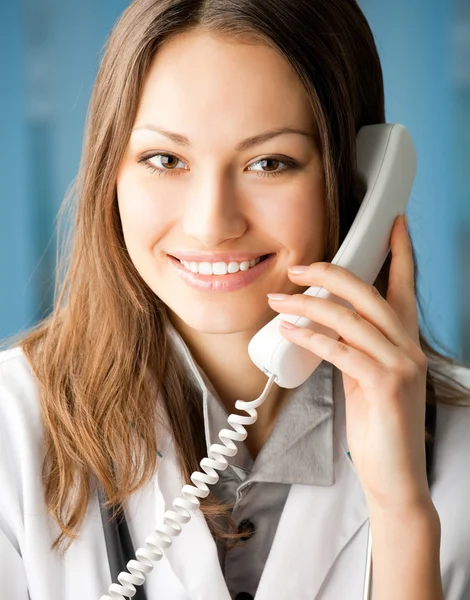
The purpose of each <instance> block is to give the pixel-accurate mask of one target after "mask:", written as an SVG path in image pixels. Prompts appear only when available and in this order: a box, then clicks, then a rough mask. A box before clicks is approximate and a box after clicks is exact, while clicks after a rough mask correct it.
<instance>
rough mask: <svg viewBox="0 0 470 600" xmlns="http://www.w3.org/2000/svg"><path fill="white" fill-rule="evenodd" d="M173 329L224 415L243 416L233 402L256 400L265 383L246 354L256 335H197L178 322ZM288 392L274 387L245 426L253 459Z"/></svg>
mask: <svg viewBox="0 0 470 600" xmlns="http://www.w3.org/2000/svg"><path fill="white" fill-rule="evenodd" d="M173 325H174V327H175V329H176V330H177V331H178V333H179V334H180V335H181V337H182V338H183V340H184V341H185V343H186V345H187V346H188V348H189V350H190V352H191V355H192V356H193V358H194V360H195V361H196V362H197V364H198V365H199V366H200V367H201V369H202V370H203V371H204V373H205V374H206V375H207V377H208V378H209V380H210V382H211V383H212V385H213V386H214V389H215V391H216V392H217V394H218V396H219V398H220V400H221V402H222V404H223V405H224V407H225V409H226V411H227V412H228V413H229V414H231V413H235V414H242V415H245V416H246V413H244V412H243V411H238V410H236V409H235V402H236V401H237V400H244V401H251V400H255V399H256V398H258V397H259V396H260V395H261V394H262V392H263V390H264V388H265V386H266V383H267V381H268V379H267V376H266V374H265V373H263V372H262V371H260V369H258V367H256V365H254V364H253V362H252V361H251V359H250V356H249V354H248V343H249V341H250V340H251V337H252V336H253V335H254V333H255V332H254V331H253V332H246V331H240V332H236V333H231V334H217V333H206V332H200V331H196V330H194V329H192V328H190V327H188V326H187V325H186V324H185V323H184V322H182V321H180V320H178V321H176V322H175V321H173ZM221 357H222V358H221ZM291 392H292V390H286V389H284V388H280V387H279V386H278V385H276V384H274V385H273V386H272V387H271V389H270V392H269V394H268V396H267V398H266V400H265V402H264V404H263V405H262V406H261V407H260V408H259V409H258V419H257V421H256V423H254V424H253V425H250V426H248V428H247V430H248V437H247V439H246V441H245V444H246V446H247V448H248V449H249V451H250V452H251V454H252V456H253V458H255V457H256V455H257V454H258V452H259V450H260V449H261V447H262V446H263V444H264V442H265V441H266V439H267V437H268V436H269V434H270V432H271V430H272V428H273V427H274V424H275V422H276V419H277V417H278V415H279V413H280V411H281V409H282V408H283V406H284V405H285V403H286V401H287V399H288V397H289V396H290V393H291Z"/></svg>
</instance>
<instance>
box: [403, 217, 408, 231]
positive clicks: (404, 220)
mask: <svg viewBox="0 0 470 600" xmlns="http://www.w3.org/2000/svg"><path fill="white" fill-rule="evenodd" d="M403 222H404V223H405V229H406V231H408V217H407V216H406V213H405V214H404V215H403Z"/></svg>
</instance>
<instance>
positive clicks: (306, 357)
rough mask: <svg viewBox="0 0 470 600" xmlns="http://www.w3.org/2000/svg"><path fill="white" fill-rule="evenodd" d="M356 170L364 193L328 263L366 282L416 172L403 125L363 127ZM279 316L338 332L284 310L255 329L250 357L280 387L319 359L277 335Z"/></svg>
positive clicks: (322, 293) (320, 291) (313, 292)
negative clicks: (365, 187)
mask: <svg viewBox="0 0 470 600" xmlns="http://www.w3.org/2000/svg"><path fill="white" fill-rule="evenodd" d="M357 168H358V171H359V173H360V175H361V176H362V177H363V179H364V181H365V183H366V186H367V191H366V194H365V196H364V199H363V201H362V204H361V206H360V208H359V211H358V213H357V215H356V218H355V219H354V222H353V224H352V225H351V228H350V230H349V232H348V234H347V236H346V238H345V239H344V241H343V243H342V244H341V247H340V248H339V250H338V252H337V254H336V256H335V257H334V259H333V260H332V261H331V262H332V264H335V265H340V266H342V267H345V268H346V269H348V270H349V271H351V272H352V273H354V274H355V275H357V276H358V277H360V278H361V279H363V280H364V281H366V282H367V283H373V282H374V281H375V279H376V277H377V275H378V274H379V271H380V269H381V268H382V266H383V264H384V262H385V259H386V258H387V254H388V252H389V249H390V247H389V240H390V234H391V231H392V227H393V223H394V221H395V219H396V218H397V216H398V215H400V214H403V213H404V212H405V208H406V205H407V203H408V198H409V196H410V192H411V188H412V186H413V181H414V178H415V174H416V152H415V148H414V145H413V141H412V139H411V137H410V135H409V133H408V131H407V130H406V129H405V127H403V126H402V125H398V124H392V123H390V124H385V125H368V126H366V127H363V128H362V129H361V130H360V131H359V133H358V136H357ZM304 294H308V295H310V296H317V297H319V298H327V299H330V300H334V301H335V302H338V303H339V304H341V305H343V306H346V307H348V308H352V307H351V305H350V304H349V303H348V302H346V301H345V300H343V299H341V298H338V297H337V296H335V295H334V294H331V293H330V292H328V291H327V290H326V289H325V288H322V287H317V286H314V287H310V288H308V290H306V291H305V292H304ZM280 319H284V320H285V321H289V322H291V323H295V324H296V325H297V326H299V327H308V328H309V329H313V330H315V331H318V332H320V333H324V334H325V335H328V336H329V337H331V338H333V339H338V337H339V336H338V334H337V333H336V332H335V331H333V330H332V329H329V328H327V327H324V326H322V325H320V324H317V323H313V322H312V321H310V320H309V319H307V318H306V317H299V316H296V315H286V314H279V315H277V316H276V317H275V318H274V319H273V320H272V321H270V322H269V323H268V324H267V325H265V326H264V327H263V328H262V329H260V331H258V333H257V334H256V335H255V336H254V337H253V338H252V340H251V341H250V344H249V346H248V353H249V355H250V358H251V360H252V361H253V362H254V363H255V365H256V366H257V367H259V368H260V369H261V370H262V371H264V372H265V373H266V374H268V375H275V376H276V383H277V385H279V386H280V387H283V388H294V387H297V386H299V385H300V384H302V383H303V382H304V381H305V380H306V379H307V378H308V377H309V376H310V375H311V374H312V373H313V371H314V370H315V369H316V368H317V367H318V365H319V364H320V363H321V361H322V359H321V358H319V357H318V356H316V355H315V354H313V353H312V352H311V351H309V350H306V349H304V348H301V347H300V346H298V345H296V344H293V343H291V342H289V341H287V340H286V339H285V338H283V337H282V335H281V334H280V333H279V325H280V323H279V321H280Z"/></svg>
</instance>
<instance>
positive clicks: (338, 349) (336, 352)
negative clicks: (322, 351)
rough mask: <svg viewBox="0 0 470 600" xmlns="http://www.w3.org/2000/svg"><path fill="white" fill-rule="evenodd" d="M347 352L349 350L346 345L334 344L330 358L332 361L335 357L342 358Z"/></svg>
mask: <svg viewBox="0 0 470 600" xmlns="http://www.w3.org/2000/svg"><path fill="white" fill-rule="evenodd" d="M348 351H349V348H348V346H347V345H346V344H343V343H342V342H336V344H334V346H333V347H332V349H331V353H330V355H331V357H332V358H333V359H335V358H336V357H339V358H341V357H343V356H344V355H346V354H347V353H348Z"/></svg>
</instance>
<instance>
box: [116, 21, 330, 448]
mask: <svg viewBox="0 0 470 600" xmlns="http://www.w3.org/2000/svg"><path fill="white" fill-rule="evenodd" d="M188 56H191V60H190V61H188V59H187V57H188ZM234 73H236V77H234V76H233V74H234ZM247 90H249V93H247ZM148 124H153V125H157V126H159V127H163V128H165V129H166V130H170V131H173V132H178V133H181V134H183V135H185V136H187V137H188V138H189V140H190V142H191V148H188V147H186V146H184V145H181V144H178V143H175V142H174V141H172V140H170V139H168V138H167V137H164V136H163V135H161V134H159V133H156V132H154V131H149V130H146V129H143V127H145V126H146V125H148ZM279 127H291V128H295V129H298V130H302V131H305V132H310V133H313V131H314V128H315V122H314V120H313V116H312V111H311V108H310V103H309V99H308V96H307V93H306V91H305V90H304V88H303V87H302V86H301V84H300V83H299V81H298V79H297V77H296V76H295V74H294V73H293V72H292V70H291V68H290V67H289V65H288V64H287V63H286V61H285V60H284V59H283V58H282V57H281V56H280V55H278V54H277V53H276V52H275V51H274V50H272V49H270V48H267V47H265V46H262V45H246V44H240V43H233V42H231V41H227V39H223V38H220V37H215V36H214V35H212V34H208V33H203V32H191V33H185V34H181V35H179V36H177V37H175V38H173V39H172V40H171V41H170V42H169V43H168V44H167V45H166V46H164V47H163V48H162V49H161V50H160V51H159V52H158V53H157V55H156V57H155V59H154V61H153V64H152V65H151V68H150V71H149V74H148V77H147V80H146V82H145V86H144V89H143V93H142V97H141V101H140V105H139V108H138V112H137V116H136V119H135V124H134V127H133V132H132V134H131V138H130V142H129V145H128V148H127V151H126V153H125V156H124V157H123V161H122V163H121V165H120V169H119V174H118V180H117V191H118V202H119V210H120V215H121V221H122V226H123V231H124V238H125V242H126V246H127V249H128V252H129V255H130V257H131V259H132V261H133V263H134V265H135V266H136V268H137V270H138V271H139V273H140V275H141V276H142V278H143V279H144V280H145V282H146V283H147V284H148V285H149V287H150V288H151V289H152V290H153V291H154V292H155V294H157V295H158V296H159V297H160V298H161V299H162V300H163V301H164V302H165V304H166V305H167V306H168V307H169V309H170V311H171V313H170V314H171V320H172V322H173V324H174V325H175V327H176V329H177V330H178V331H179V332H180V333H181V335H182V336H183V338H184V339H185V341H186V343H187V344H188V346H189V348H190V350H191V352H192V354H193V356H194V357H195V359H196V361H197V362H198V364H199V365H200V366H201V367H202V369H203V370H204V372H205V373H206V374H207V375H208V377H209V378H210V380H211V382H212V383H213V385H214V387H215V389H216V390H217V392H218V394H219V396H220V398H221V400H222V402H223V403H224V405H225V406H226V408H227V410H228V411H231V412H237V411H235V410H234V404H235V402H236V400H237V399H241V400H252V399H253V398H256V397H258V396H259V395H260V394H261V392H262V391H263V388H264V386H265V384H266V377H265V375H264V374H263V373H262V372H261V371H260V370H259V369H258V368H257V367H256V366H255V365H254V364H253V363H252V362H251V360H250V358H249V356H248V352H247V347H248V342H249V341H250V339H251V338H252V336H253V335H254V334H255V333H256V331H258V329H260V328H261V327H262V326H263V325H264V324H266V323H267V322H268V321H269V320H271V319H272V318H273V317H274V316H275V312H274V311H273V309H272V308H271V307H270V306H269V304H268V302H267V299H266V294H267V293H268V292H285V293H293V292H295V291H299V290H303V289H305V288H304V287H300V288H299V286H298V285H297V284H295V283H294V282H292V281H291V280H290V279H289V278H288V276H287V268H288V267H289V266H291V265H294V264H297V263H311V262H313V261H317V260H320V259H321V258H322V257H323V247H324V218H325V213H324V194H323V173H322V168H321V161H320V156H319V153H318V149H317V147H316V145H315V143H314V140H313V138H312V137H311V136H305V135H300V134H283V135H279V136H277V137H275V138H273V139H271V140H269V141H266V142H264V143H261V144H257V145H256V146H253V147H251V148H249V149H247V150H244V151H241V152H237V151H236V150H235V147H236V146H237V144H238V143H239V142H241V141H242V140H245V139H246V138H248V137H251V136H254V135H257V134H260V133H262V132H265V131H268V130H271V129H275V128H279ZM152 151H153V152H155V153H157V151H158V152H160V153H171V155H172V157H176V158H171V159H168V158H166V157H163V159H162V157H161V156H160V157H158V156H157V157H154V158H152V159H151V164H152V165H153V166H154V167H155V166H158V167H160V168H165V162H166V163H168V162H169V160H170V166H172V165H175V166H176V168H174V169H173V170H172V171H170V169H169V168H168V167H166V169H167V171H170V172H169V173H168V172H167V173H165V175H163V176H161V175H159V173H158V172H155V173H152V172H151V171H150V170H149V169H147V168H146V167H145V166H144V165H143V164H139V162H138V160H139V159H140V158H141V157H142V156H145V155H149V154H152ZM283 157H286V158H289V159H292V160H294V161H296V162H297V164H298V167H297V168H295V169H286V168H285V167H286V164H285V163H283V162H282V161H283ZM264 158H268V159H269V158H278V159H279V160H281V163H277V164H276V165H273V164H269V163H263V162H259V161H260V160H262V159H264ZM249 169H250V170H249ZM273 171H276V172H277V174H276V175H275V176H273V175H272V172H273ZM177 250H193V251H202V252H216V251H250V252H257V253H258V254H259V255H263V254H267V253H276V258H275V261H274V263H273V264H272V265H271V267H270V268H269V270H268V271H267V272H265V273H264V274H263V275H262V276H261V277H259V278H258V279H257V280H256V281H255V282H253V283H252V284H250V285H249V286H245V287H244V288H242V289H240V290H236V291H232V292H224V293H220V292H217V293H214V292H201V291H199V290H194V289H193V288H191V287H190V286H188V285H187V284H186V283H185V282H184V281H182V280H181V279H180V277H179V276H178V275H177V274H176V273H175V270H174V267H172V266H169V265H168V259H167V256H166V254H167V253H170V254H171V253H172V251H175V252H176V251H177ZM224 356H230V357H231V358H232V360H231V362H230V363H228V362H227V361H226V360H221V357H224ZM289 393H290V392H289V391H286V390H281V389H280V388H278V387H277V386H273V388H272V393H271V394H270V396H269V398H268V399H267V401H266V403H265V404H264V405H263V411H262V412H261V411H260V416H259V419H258V421H257V423H256V424H255V425H253V426H252V427H251V429H250V436H249V438H248V439H247V446H248V448H249V449H250V451H251V452H252V454H253V455H254V456H255V455H256V454H257V453H258V451H259V448H260V447H261V446H262V445H263V443H264V440H265V439H266V438H267V436H268V435H269V432H270V430H271V428H272V426H273V424H274V421H275V419H276V416H277V414H278V412H279V410H280V409H281V407H282V405H283V403H284V402H285V401H286V399H287V397H288V395H289Z"/></svg>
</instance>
